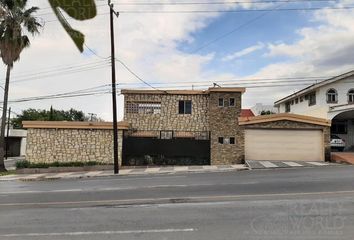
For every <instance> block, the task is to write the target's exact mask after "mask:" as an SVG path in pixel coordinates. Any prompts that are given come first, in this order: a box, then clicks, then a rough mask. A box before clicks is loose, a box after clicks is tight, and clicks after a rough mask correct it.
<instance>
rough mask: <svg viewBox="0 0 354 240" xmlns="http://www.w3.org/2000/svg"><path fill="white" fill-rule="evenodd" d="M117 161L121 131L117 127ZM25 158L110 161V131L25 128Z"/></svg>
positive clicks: (46, 161) (111, 137)
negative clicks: (26, 129) (26, 130)
mask: <svg viewBox="0 0 354 240" xmlns="http://www.w3.org/2000/svg"><path fill="white" fill-rule="evenodd" d="M118 137H119V144H118V148H119V149H118V153H119V163H120V164H121V161H122V139H123V131H121V130H120V131H119V134H118ZM26 159H27V160H28V161H30V162H33V163H38V162H45V163H50V162H56V161H59V162H72V161H74V162H75V161H77V162H89V161H97V162H100V163H104V164H113V132H112V130H105V129H92V130H90V129H44V128H43V129H41V128H31V129H28V132H27V149H26Z"/></svg>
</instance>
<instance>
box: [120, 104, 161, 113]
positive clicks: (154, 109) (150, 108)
mask: <svg viewBox="0 0 354 240" xmlns="http://www.w3.org/2000/svg"><path fill="white" fill-rule="evenodd" d="M125 111H126V113H139V114H160V113H161V103H160V102H127V103H126V109H125Z"/></svg>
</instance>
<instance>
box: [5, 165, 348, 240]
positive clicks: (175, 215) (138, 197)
mask: <svg viewBox="0 0 354 240" xmlns="http://www.w3.org/2000/svg"><path fill="white" fill-rule="evenodd" d="M353 183H354V167H351V166H333V167H315V168H300V169H274V170H253V171H240V172H227V173H203V174H181V175H155V176H140V177H137V176H136V177H134V176H130V177H119V176H118V177H111V178H94V179H85V180H62V181H50V182H0V239H1V240H8V239H10V240H13V239H21V240H27V239H30V240H32V239H36V240H37V239H38V240H43V239H51V240H59V239H60V240H62V239H75V240H76V239H87V240H91V239H92V240H93V239H102V240H106V239H151V240H152V239H153V240H165V239H203V240H205V239H212V240H215V239H272V240H273V239H321V240H322V239H353V238H354V228H353V226H354V184H353Z"/></svg>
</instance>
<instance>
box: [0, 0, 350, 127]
mask: <svg viewBox="0 0 354 240" xmlns="http://www.w3.org/2000/svg"><path fill="white" fill-rule="evenodd" d="M183 1H184V2H186V1H187V0H183ZM183 1H176V2H183ZM208 1H211V0H208ZM225 1H226V2H230V0H225ZM257 1H259V0H257ZM115 2H116V3H118V2H123V1H115ZM124 2H131V3H132V2H136V1H133V0H129V1H128V0H124ZM139 2H144V1H143V0H140V1H139ZM145 2H151V1H145ZM155 2H159V3H166V2H167V1H163V0H156V1H155ZM187 2H191V1H187ZM193 2H206V0H195V1H193ZM243 2H249V3H248V4H225V5H218V6H215V5H212V6H209V5H202V6H196V5H191V6H190V5H188V6H167V5H163V4H161V5H158V6H153V7H149V6H145V7H144V6H141V5H134V4H133V5H131V6H120V5H116V6H115V8H116V9H117V10H120V11H127V10H128V11H129V10H134V11H171V10H181V11H183V10H186V9H187V10H236V9H237V10H250V9H251V10H252V9H273V8H275V6H278V4H279V3H272V4H267V5H266V6H265V5H259V4H256V3H253V2H254V1H252V0H243ZM309 2H310V1H307V2H305V3H303V2H302V3H295V4H294V3H291V4H290V3H288V4H284V3H282V6H281V8H308V7H321V8H323V9H318V10H316V11H274V12H269V13H267V14H265V12H241V13H222V12H212V13H203V14H200V13H188V14H187V13H174V14H168V13H159V14H156V13H155V14H151V13H149V14H146V13H140V14H136V13H122V14H121V16H120V17H119V19H116V20H115V23H116V25H115V33H116V44H117V51H116V54H117V58H119V59H120V60H121V61H123V62H124V63H125V64H126V65H127V66H128V67H129V68H130V70H132V71H133V72H134V73H135V74H136V75H138V76H139V77H140V78H141V79H143V80H144V81H146V82H149V83H152V84H153V86H154V87H156V88H159V89H161V88H163V89H165V88H177V87H179V88H184V89H191V88H192V87H193V88H200V89H205V88H207V87H209V86H212V83H213V82H218V83H219V84H220V85H224V86H232V85H229V84H230V83H232V84H235V86H242V84H243V83H244V82H243V81H244V80H242V81H236V80H235V81H232V80H233V79H249V80H248V81H252V83H256V84H257V81H259V80H257V79H263V78H271V79H283V78H298V77H311V76H328V77H329V76H333V75H336V74H341V73H343V72H345V71H349V70H352V69H353V68H354V59H353V57H352V55H353V54H352V52H354V44H353V39H354V10H353V9H347V10H343V9H342V10H338V9H337V10H333V9H326V7H329V6H330V7H337V8H338V7H342V6H353V7H354V1H353V0H338V1H327V2H320V3H319V2H318V1H317V3H309ZM30 5H36V6H39V7H41V8H42V10H40V11H39V13H38V17H39V18H40V19H41V21H43V22H45V27H44V29H43V30H42V32H41V34H40V35H39V36H36V37H34V38H31V41H32V45H31V47H30V48H29V49H26V50H25V51H24V52H23V53H22V55H21V60H20V61H19V62H18V63H16V64H15V67H14V69H13V73H12V77H13V78H12V80H13V82H12V85H11V89H10V99H19V98H23V97H33V96H41V95H48V94H56V93H63V92H68V91H74V90H80V89H85V88H91V87H97V86H101V85H105V84H109V83H110V68H109V62H108V61H107V60H105V59H102V58H105V57H108V56H109V55H110V48H109V47H110V45H109V25H108V23H109V21H108V20H109V18H108V15H107V12H108V7H107V6H106V5H105V2H104V1H98V5H99V7H98V14H99V15H98V16H97V17H96V18H95V19H93V20H90V21H84V22H78V21H74V20H72V19H70V18H69V17H68V21H69V22H70V23H71V24H72V26H73V27H74V28H76V29H79V30H81V31H82V32H83V33H84V34H85V35H86V44H87V46H89V47H90V49H92V50H93V51H94V52H95V53H96V55H95V54H92V53H91V52H90V51H89V50H88V49H86V51H85V53H84V54H81V53H79V52H78V51H77V49H76V48H75V46H74V44H73V43H72V42H71V40H70V39H69V37H68V36H67V35H66V33H65V32H64V30H63V29H62V27H61V26H60V24H59V23H58V22H57V21H56V20H55V16H54V15H53V13H52V12H51V11H50V9H49V8H48V3H47V1H45V0H30V1H29V6H30ZM260 15H264V16H262V17H260V18H259V19H257V20H255V21H253V22H252V23H250V24H248V25H246V26H244V27H243V28H241V29H239V30H237V31H235V32H234V33H232V34H230V35H228V36H227V37H225V38H223V39H221V40H219V41H216V42H215V43H213V44H210V45H209V46H206V47H204V48H202V49H200V50H199V51H195V50H196V49H199V48H200V47H201V46H204V45H205V44H206V43H209V42H210V41H212V40H214V39H216V38H218V37H220V36H222V35H224V34H226V33H228V32H230V31H231V30H233V29H235V28H237V27H238V26H241V25H243V24H245V23H247V22H249V21H251V20H252V19H254V18H256V17H257V16H260ZM72 66H74V68H72ZM75 66H77V67H75ZM53 69H54V70H56V71H54V70H53ZM117 70H118V75H117V81H118V82H119V83H124V84H123V85H120V86H119V89H120V88H144V89H147V88H148V86H146V85H145V84H143V83H142V82H141V81H140V80H138V79H137V78H136V76H134V75H133V74H131V73H130V72H129V71H127V69H125V68H124V67H123V66H122V65H120V64H119V63H117ZM43 71H47V72H49V73H50V74H49V75H48V76H44V74H43V73H42V72H43ZM0 74H2V75H3V76H4V75H5V67H3V68H1V71H0ZM18 80H20V81H18ZM190 82H197V83H200V86H199V87H198V84H196V83H193V84H192V83H190ZM155 83H159V84H155ZM293 83H297V80H294V82H293ZM307 84H309V83H307ZM192 85H193V86H192ZM247 86H249V85H247V84H245V87H247ZM305 86H306V85H305V84H304V86H303V87H305ZM301 87H302V86H294V84H292V82H289V83H288V84H283V86H269V85H268V86H267V87H262V84H260V85H259V86H258V87H256V88H247V91H246V93H245V94H244V96H243V107H244V108H246V107H251V106H253V105H254V104H255V103H264V104H273V103H274V102H275V101H276V100H277V99H279V98H282V97H284V96H286V95H287V94H289V93H292V92H294V91H296V90H298V89H299V88H301ZM103 89H106V90H107V91H108V90H109V88H107V87H106V88H103ZM118 99H119V118H122V117H123V97H122V96H119V98H118ZM10 105H11V107H12V108H13V109H15V111H17V112H20V111H21V110H23V109H26V108H29V107H31V108H50V106H53V107H54V108H57V109H69V108H71V107H73V108H76V109H80V110H83V111H85V112H86V113H88V112H90V113H96V114H97V115H98V116H100V117H101V118H103V119H106V120H110V119H111V101H110V96H109V94H100V95H95V96H86V97H80V98H70V99H48V100H44V101H31V102H23V103H12V104H10Z"/></svg>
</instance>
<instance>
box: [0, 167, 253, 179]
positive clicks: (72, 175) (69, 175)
mask: <svg viewBox="0 0 354 240" xmlns="http://www.w3.org/2000/svg"><path fill="white" fill-rule="evenodd" d="M247 169H248V168H247V167H246V166H245V165H243V164H237V165H222V166H175V167H174V166H167V167H155V168H154V167H152V168H134V169H121V170H120V172H119V176H130V175H152V174H175V173H188V172H191V173H193V172H194V173H203V172H227V171H239V170H247ZM109 176H114V173H113V171H111V170H110V171H92V172H65V173H42V174H21V175H20V174H16V175H7V176H1V177H0V182H1V181H15V180H19V181H43V180H59V179H81V178H92V177H109Z"/></svg>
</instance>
